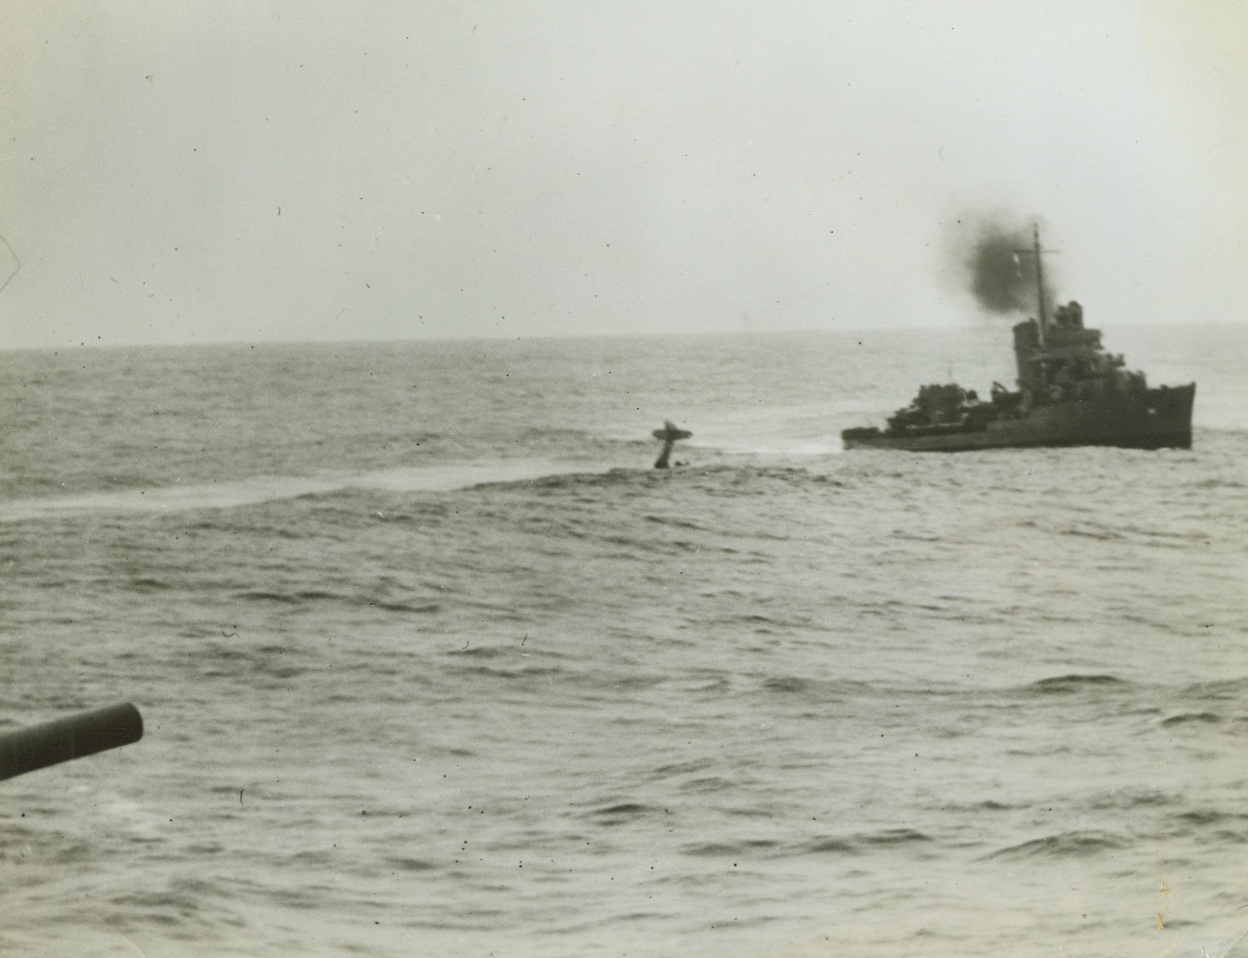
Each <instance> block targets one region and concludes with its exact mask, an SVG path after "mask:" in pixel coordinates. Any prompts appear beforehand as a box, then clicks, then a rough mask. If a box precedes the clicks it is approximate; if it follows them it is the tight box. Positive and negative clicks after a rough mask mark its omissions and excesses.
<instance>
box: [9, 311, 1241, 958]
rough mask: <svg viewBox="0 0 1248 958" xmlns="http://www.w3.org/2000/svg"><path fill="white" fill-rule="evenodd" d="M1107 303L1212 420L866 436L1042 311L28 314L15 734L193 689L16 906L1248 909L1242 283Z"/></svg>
mask: <svg viewBox="0 0 1248 958" xmlns="http://www.w3.org/2000/svg"><path fill="white" fill-rule="evenodd" d="M1106 344H1107V346H1109V347H1110V348H1112V349H1114V350H1115V351H1123V352H1125V353H1126V355H1127V358H1128V361H1129V364H1130V365H1132V366H1133V367H1139V368H1143V369H1145V370H1146V371H1147V372H1148V373H1149V375H1150V380H1151V381H1153V382H1157V383H1163V382H1168V383H1182V382H1188V381H1192V380H1195V381H1196V382H1197V383H1198V392H1197V400H1196V418H1195V422H1196V430H1195V442H1194V447H1193V448H1192V449H1191V450H1190V451H1174V450H1171V451H1160V452H1140V451H1126V450H1115V449H1063V450H1034V451H998V452H989V453H965V454H958V455H953V456H930V455H929V456H922V455H911V454H904V453H879V452H851V453H844V452H842V451H841V448H840V443H839V439H838V436H839V433H840V430H841V429H843V428H845V427H847V426H851V425H864V424H868V423H879V422H881V421H882V419H883V417H884V416H885V415H887V414H888V413H889V412H890V411H891V410H892V409H893V408H895V407H896V406H899V405H901V404H903V403H904V402H906V401H907V400H908V399H909V398H910V396H911V395H912V393H913V391H914V390H915V388H916V387H917V385H918V384H920V383H922V382H930V381H943V380H946V379H949V378H953V379H957V380H958V381H960V382H962V383H963V384H964V385H966V386H970V387H974V388H978V389H981V390H986V389H987V387H988V385H989V383H990V382H991V381H992V380H994V379H997V380H1001V381H1003V382H1011V381H1012V378H1013V377H1012V370H1011V356H1010V353H1009V348H1008V331H1005V330H1003V329H1002V328H1001V327H995V328H994V327H982V328H974V329H966V330H960V331H955V332H945V333H934V332H925V333H900V332H894V333H850V332H843V333H834V334H833V333H829V334H792V335H784V336H736V337H727V336H726V337H705V338H666V339H663V338H659V339H632V340H630V339H615V340H607V339H602V340H594V339H586V340H550V341H524V342H507V341H492V342H441V343H404V344H390V345H379V344H372V345H360V344H350V345H316V346H307V345H305V346H254V347H251V346H233V347H187V348H176V349H175V348H170V349H163V348H160V349H157V348H150V349H141V350H110V349H84V350H77V351H68V352H59V353H54V352H14V353H8V354H3V355H0V409H3V418H2V419H0V421H2V422H3V424H4V431H3V441H2V448H3V450H4V452H3V456H0V570H2V571H3V592H2V593H0V663H2V666H3V675H4V681H3V683H0V733H3V732H5V731H7V730H11V729H14V728H17V727H20V726H22V725H25V724H29V723H36V722H42V721H49V720H52V719H55V718H60V717H63V716H65V715H69V714H73V713H75V712H77V711H81V710H86V709H89V708H94V707H97V706H102V705H107V704H111V703H114V702H119V701H132V702H134V703H135V705H137V706H138V708H139V709H140V711H141V712H142V714H143V716H144V720H145V725H146V732H145V736H144V738H143V740H142V741H140V742H138V743H136V744H134V745H130V746H127V747H125V748H122V749H118V750H115V751H111V752H106V753H102V754H100V755H96V756H92V757H90V758H86V759H82V760H80V761H76V762H71V763H67V764H64V765H60V766H57V767H55V768H50V769H45V770H41V771H38V772H34V773H31V774H29V775H25V776H21V777H19V778H15V779H11V780H9V781H7V782H3V783H0V954H3V955H5V956H6V958H9V956H12V958H28V956H38V958H44V956H56V958H59V956H71V955H72V956H76V958H97V956H98V958H104V956H108V958H113V956H119V958H120V956H132V955H142V956H147V958H168V956H179V958H181V956H191V958H206V956H214V958H215V956H248V958H266V956H293V955H301V956H302V955H311V956H330V955H335V956H336V955H358V956H374V958H399V956H412V955H421V956H446V958H468V956H473V958H475V956H488V955H497V956H517V958H536V956H541V958H562V956H567V958H573V956H576V958H582V956H600V955H601V956H625V955H627V956H676V955H679V956H689V955H714V956H716V958H761V956H785V958H815V956H829V958H831V956H845V955H863V956H868V955H869V956H873V958H895V956H906V955H913V956H960V958H975V956H1001V955H1011V956H1032V955H1034V956H1046V958H1049V956H1053V955H1082V956H1119V955H1121V956H1169V955H1174V956H1191V958H1199V956H1202V955H1205V954H1207V955H1209V956H1212V958H1225V956H1228V955H1230V956H1232V958H1233V956H1235V955H1241V956H1242V955H1248V939H1245V941H1244V942H1243V943H1240V941H1239V939H1240V937H1241V936H1243V935H1244V933H1245V932H1246V931H1248V864H1246V863H1248V752H1246V751H1245V742H1246V741H1248V652H1246V651H1245V648H1246V642H1245V625H1246V623H1248V616H1246V613H1248V592H1246V590H1245V571H1246V568H1248V566H1246V560H1245V543H1246V542H1248V474H1246V473H1248V470H1246V463H1248V413H1246V412H1245V410H1248V384H1246V382H1245V379H1244V377H1243V374H1242V367H1243V360H1244V358H1245V356H1246V355H1248V349H1245V346H1246V340H1245V333H1244V327H1242V326H1240V327H1235V326H1201V327H1195V326H1189V327H1178V326H1176V327H1136V328H1130V329H1123V330H1114V329H1111V330H1107V333H1106ZM664 419H672V420H675V421H676V422H678V423H679V424H681V425H682V426H684V427H686V428H689V429H691V430H692V431H693V433H694V437H693V439H692V440H690V441H688V442H686V443H682V444H680V446H678V453H677V458H678V459H680V460H681V461H683V462H685V463H686V465H684V466H683V467H681V468H676V469H672V470H669V471H666V472H659V471H655V470H652V469H650V468H648V467H649V466H650V464H651V463H652V461H653V459H654V457H655V455H656V453H657V443H656V442H655V441H654V440H653V439H652V438H650V431H651V430H653V429H654V428H657V427H658V426H660V425H661V424H662V422H663V420H664Z"/></svg>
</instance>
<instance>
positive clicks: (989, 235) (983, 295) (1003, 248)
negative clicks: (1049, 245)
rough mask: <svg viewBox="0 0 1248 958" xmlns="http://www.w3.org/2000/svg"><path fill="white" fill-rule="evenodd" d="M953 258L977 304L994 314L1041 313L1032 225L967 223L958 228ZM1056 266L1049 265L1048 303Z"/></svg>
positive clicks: (998, 220)
mask: <svg viewBox="0 0 1248 958" xmlns="http://www.w3.org/2000/svg"><path fill="white" fill-rule="evenodd" d="M952 253H953V258H954V261H955V262H956V264H957V266H958V269H959V272H960V281H961V282H962V283H964V284H965V286H966V288H967V289H969V291H970V292H971V294H972V295H973V296H974V297H975V301H976V302H977V303H979V305H980V306H981V307H982V308H983V309H985V310H987V311H988V312H990V313H1029V314H1032V315H1035V314H1036V313H1037V312H1038V303H1037V301H1036V289H1037V285H1036V257H1035V253H1034V243H1033V236H1032V225H1031V223H1029V222H1028V223H1013V224H1011V223H1008V222H1006V221H1005V220H1004V219H1003V218H1000V217H974V216H971V217H966V216H964V217H963V218H961V219H959V220H957V221H956V222H955V224H954V230H953V237H952ZM1050 270H1051V265H1050V264H1049V263H1047V262H1046V263H1045V264H1044V279H1045V284H1044V285H1045V293H1044V295H1045V301H1046V303H1047V304H1049V305H1051V304H1052V303H1053V293H1052V289H1051V287H1050V285H1049V278H1050V275H1051V273H1050Z"/></svg>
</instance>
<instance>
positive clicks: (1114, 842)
mask: <svg viewBox="0 0 1248 958" xmlns="http://www.w3.org/2000/svg"><path fill="white" fill-rule="evenodd" d="M1125 844H1126V843H1125V842H1124V841H1123V839H1121V838H1119V837H1117V836H1115V835H1111V834H1109V833H1108V832H1099V831H1090V830H1089V831H1075V832H1060V833H1058V834H1056V835H1046V836H1044V837H1043V838H1033V839H1031V840H1030V841H1026V842H1021V843H1020V844H1017V845H1010V846H1009V847H1007V848H1002V849H999V850H997V851H995V852H990V853H989V854H988V855H986V856H984V857H985V858H987V859H1010V860H1025V859H1030V858H1088V857H1092V856H1095V855H1099V854H1101V853H1103V852H1108V851H1116V850H1118V849H1120V848H1123V847H1125Z"/></svg>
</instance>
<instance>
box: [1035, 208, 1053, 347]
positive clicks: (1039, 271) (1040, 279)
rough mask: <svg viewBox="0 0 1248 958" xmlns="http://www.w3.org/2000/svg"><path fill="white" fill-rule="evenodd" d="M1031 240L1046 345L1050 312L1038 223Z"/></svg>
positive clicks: (1041, 329) (1041, 337)
mask: <svg viewBox="0 0 1248 958" xmlns="http://www.w3.org/2000/svg"><path fill="white" fill-rule="evenodd" d="M1031 240H1032V245H1033V247H1034V248H1035V253H1034V255H1035V257H1036V303H1037V307H1036V308H1037V312H1038V313H1039V317H1038V322H1039V324H1040V345H1041V346H1043V345H1044V340H1045V333H1046V332H1048V328H1049V317H1048V311H1047V310H1046V309H1045V303H1044V265H1043V260H1042V259H1041V257H1040V227H1039V225H1038V224H1037V223H1035V222H1033V223H1032V224H1031Z"/></svg>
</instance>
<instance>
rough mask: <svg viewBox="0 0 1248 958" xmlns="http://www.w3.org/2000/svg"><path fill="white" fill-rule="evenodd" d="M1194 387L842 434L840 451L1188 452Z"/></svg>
mask: <svg viewBox="0 0 1248 958" xmlns="http://www.w3.org/2000/svg"><path fill="white" fill-rule="evenodd" d="M1195 397H1196V385H1195V383H1191V384H1189V385H1186V386H1175V387H1165V386H1163V387H1160V388H1157V389H1149V390H1146V391H1145V392H1143V393H1140V394H1135V395H1131V396H1115V397H1107V398H1105V399H1097V400H1077V401H1076V400H1072V401H1069V402H1056V403H1051V404H1046V405H1041V406H1037V407H1035V408H1033V409H1031V410H1030V411H1028V412H1027V413H1025V414H1024V415H1021V416H1018V417H1010V418H1005V417H1002V418H998V419H993V420H990V421H988V422H987V423H984V424H983V425H982V426H981V427H979V428H975V429H966V428H960V427H952V428H948V429H939V428H937V429H933V428H930V427H929V428H926V429H924V428H919V429H912V430H891V429H890V430H887V431H882V430H879V429H847V430H846V431H845V432H844V433H842V440H843V442H844V444H845V448H846V449H898V450H904V451H908V452H969V451H973V450H977V449H1015V448H1025V447H1037V446H1119V447H1123V448H1130V449H1188V448H1190V447H1191V445H1192V404H1193V402H1194V401H1195Z"/></svg>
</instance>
